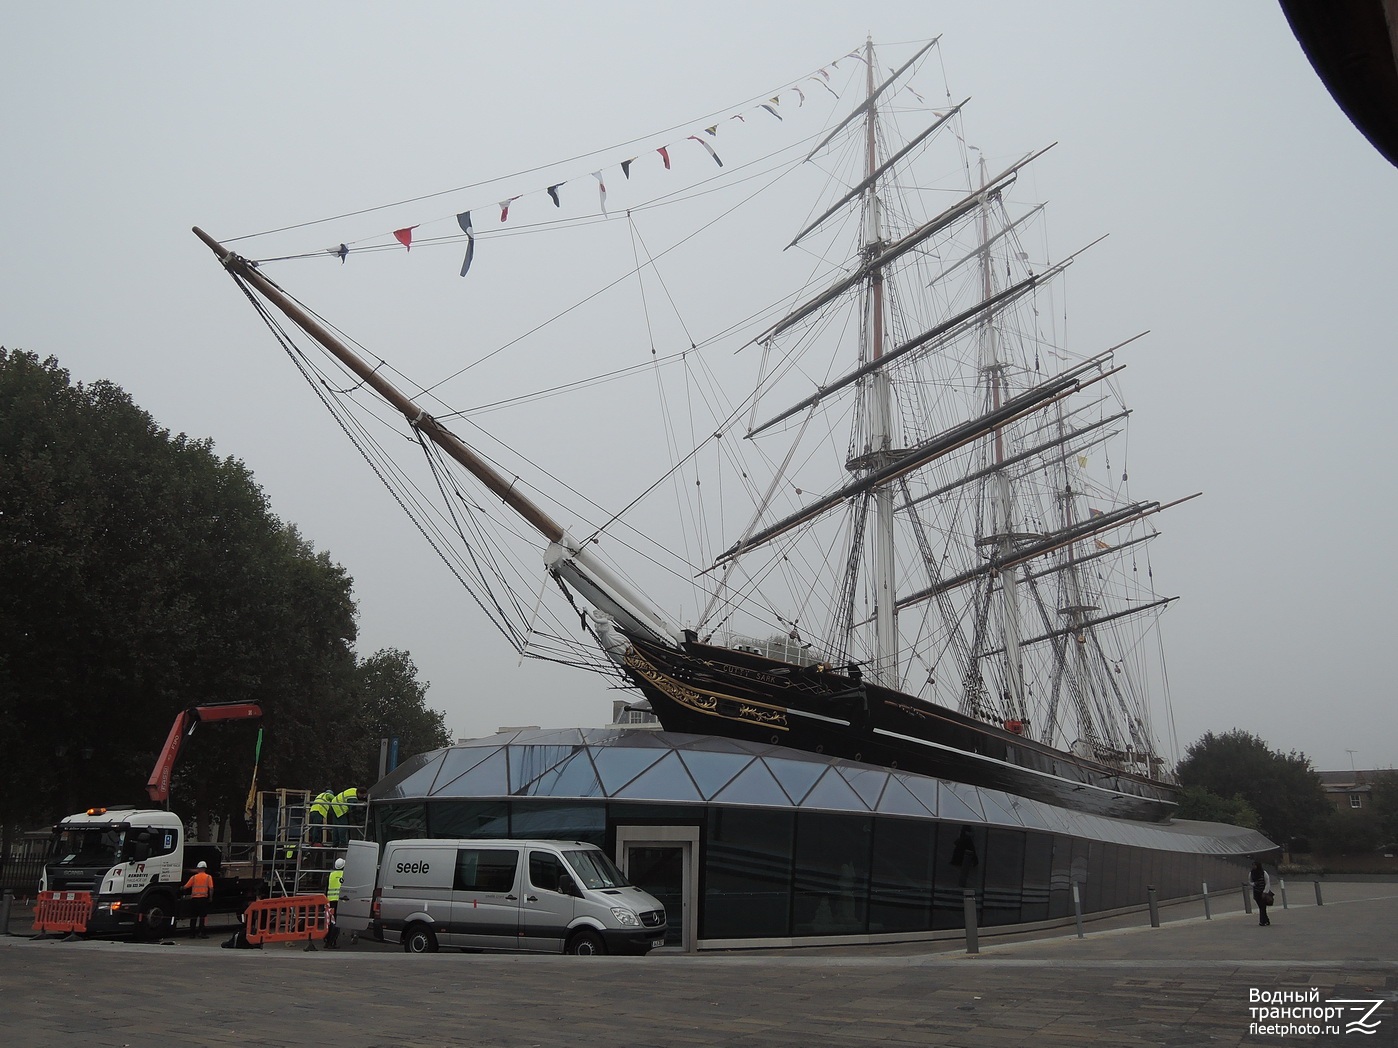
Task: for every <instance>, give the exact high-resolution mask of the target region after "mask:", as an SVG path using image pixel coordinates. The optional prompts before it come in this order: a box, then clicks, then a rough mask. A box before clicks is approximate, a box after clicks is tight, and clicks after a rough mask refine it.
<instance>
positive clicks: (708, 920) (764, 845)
mask: <svg viewBox="0 0 1398 1048" xmlns="http://www.w3.org/2000/svg"><path fill="white" fill-rule="evenodd" d="M795 823H796V814H795V812H789V811H764V810H760V809H752V808H721V807H711V808H710V809H709V825H708V847H707V849H706V854H705V855H704V857H703V860H702V861H703V874H702V878H703V881H704V887H703V893H704V894H703V903H702V905H701V906H700V909H699V937H700V938H702V939H758V938H766V937H772V936H786V935H790V934H791V877H792V870H791V867H792V859H793V850H792V843H793V838H794V836H795Z"/></svg>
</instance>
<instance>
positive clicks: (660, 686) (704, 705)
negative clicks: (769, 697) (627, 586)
mask: <svg viewBox="0 0 1398 1048" xmlns="http://www.w3.org/2000/svg"><path fill="white" fill-rule="evenodd" d="M623 662H624V663H625V665H626V666H627V667H628V668H629V669H631V670H634V671H635V672H636V674H637V675H638V676H641V677H644V678H645V680H646V682H647V683H649V684H650V685H652V686H653V687H654V688H656V689H657V690H659V691H661V692H663V693H664V695H665V696H666V697H667V698H669V699H672V700H673V701H675V702H677V703H679V704H680V705H681V706H683V707H685V708H686V709H690V710H693V711H694V712H695V713H702V714H705V715H706V716H709V717H721V718H723V719H724V720H731V721H745V722H747V723H750V724H759V725H761V726H763V727H765V728H776V729H778V730H780V731H787V730H789V729H788V727H787V722H786V711H785V710H780V709H776V708H775V707H771V706H764V705H762V704H761V703H753V702H745V701H743V700H740V699H734V698H732V697H731V696H726V695H718V694H715V693H714V692H707V691H699V690H698V689H696V688H692V687H690V686H689V685H688V684H684V683H681V682H680V681H677V680H675V678H674V677H671V676H670V675H669V674H666V673H663V672H661V671H660V669H658V668H657V667H656V666H655V665H654V664H653V663H651V662H650V661H649V660H648V659H646V658H645V657H644V656H643V655H642V654H641V653H640V652H638V651H637V650H636V649H635V648H634V647H631V648H627V649H626V654H625V655H624V656H623ZM720 704H722V706H721V705H720ZM725 707H726V708H725Z"/></svg>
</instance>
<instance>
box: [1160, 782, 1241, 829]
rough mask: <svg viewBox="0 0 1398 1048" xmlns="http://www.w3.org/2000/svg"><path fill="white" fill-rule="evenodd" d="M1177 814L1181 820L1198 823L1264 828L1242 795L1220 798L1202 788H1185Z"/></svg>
mask: <svg viewBox="0 0 1398 1048" xmlns="http://www.w3.org/2000/svg"><path fill="white" fill-rule="evenodd" d="M1175 814H1176V815H1178V816H1179V817H1180V818H1181V819H1194V820H1197V821H1198V822H1221V823H1225V824H1227V825H1229V826H1244V827H1246V828H1247V829H1250V830H1260V829H1261V828H1262V819H1261V817H1260V816H1259V815H1258V814H1257V812H1256V810H1255V809H1254V808H1253V806H1252V805H1251V804H1249V803H1248V802H1247V800H1246V798H1244V797H1243V796H1242V795H1241V794H1237V793H1235V794H1233V796H1232V797H1220V796H1219V795H1218V794H1216V793H1210V792H1209V791H1208V790H1206V789H1204V788H1203V787H1202V786H1186V787H1185V789H1184V793H1183V795H1182V796H1181V797H1180V806H1179V808H1178V810H1177V811H1176V813H1175Z"/></svg>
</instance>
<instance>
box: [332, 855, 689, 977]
mask: <svg viewBox="0 0 1398 1048" xmlns="http://www.w3.org/2000/svg"><path fill="white" fill-rule="evenodd" d="M378 849H379V846H378V845H377V844H375V843H373V842H372V841H351V842H350V849H349V854H348V856H347V858H346V863H345V878H344V882H343V884H342V886H341V895H340V903H339V908H338V914H337V920H338V922H339V924H340V927H341V929H342V930H344V931H350V932H353V933H356V934H367V935H369V936H370V937H372V938H375V939H378V940H380V941H383V942H401V943H402V944H403V948H404V949H405V950H407V951H408V952H409V953H430V952H431V951H433V950H436V949H437V948H438V947H439V946H456V947H461V948H463V949H484V950H527V951H533V952H540V953H560V952H562V953H571V954H579V955H592V954H603V953H622V954H643V953H646V952H647V951H649V950H652V949H654V948H656V947H658V946H662V945H664V942H665V908H664V906H662V905H661V904H660V903H659V902H658V901H657V900H656V899H655V898H654V897H653V896H651V895H649V894H647V893H646V892H644V891H642V890H641V889H640V888H638V887H636V886H635V885H634V884H629V883H627V881H626V878H625V877H624V876H623V875H622V874H621V872H620V871H619V870H618V869H617V868H616V866H615V865H613V863H612V861H611V860H610V859H609V858H607V855H606V853H604V852H603V851H602V850H601V849H599V848H597V847H596V846H594V845H591V844H583V843H581V842H579V841H510V840H440V839H421V840H397V841H390V842H388V843H387V844H385V845H384V846H383V855H382V858H381V859H380V857H379V855H378Z"/></svg>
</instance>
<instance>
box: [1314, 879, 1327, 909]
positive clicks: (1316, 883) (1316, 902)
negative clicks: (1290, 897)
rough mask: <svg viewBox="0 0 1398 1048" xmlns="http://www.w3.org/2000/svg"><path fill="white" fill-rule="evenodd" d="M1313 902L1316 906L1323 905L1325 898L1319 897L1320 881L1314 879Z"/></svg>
mask: <svg viewBox="0 0 1398 1048" xmlns="http://www.w3.org/2000/svg"><path fill="white" fill-rule="evenodd" d="M1315 904H1316V905H1317V906H1324V905H1325V900H1324V899H1322V898H1321V897H1320V882H1319V881H1316V882H1315Z"/></svg>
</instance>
